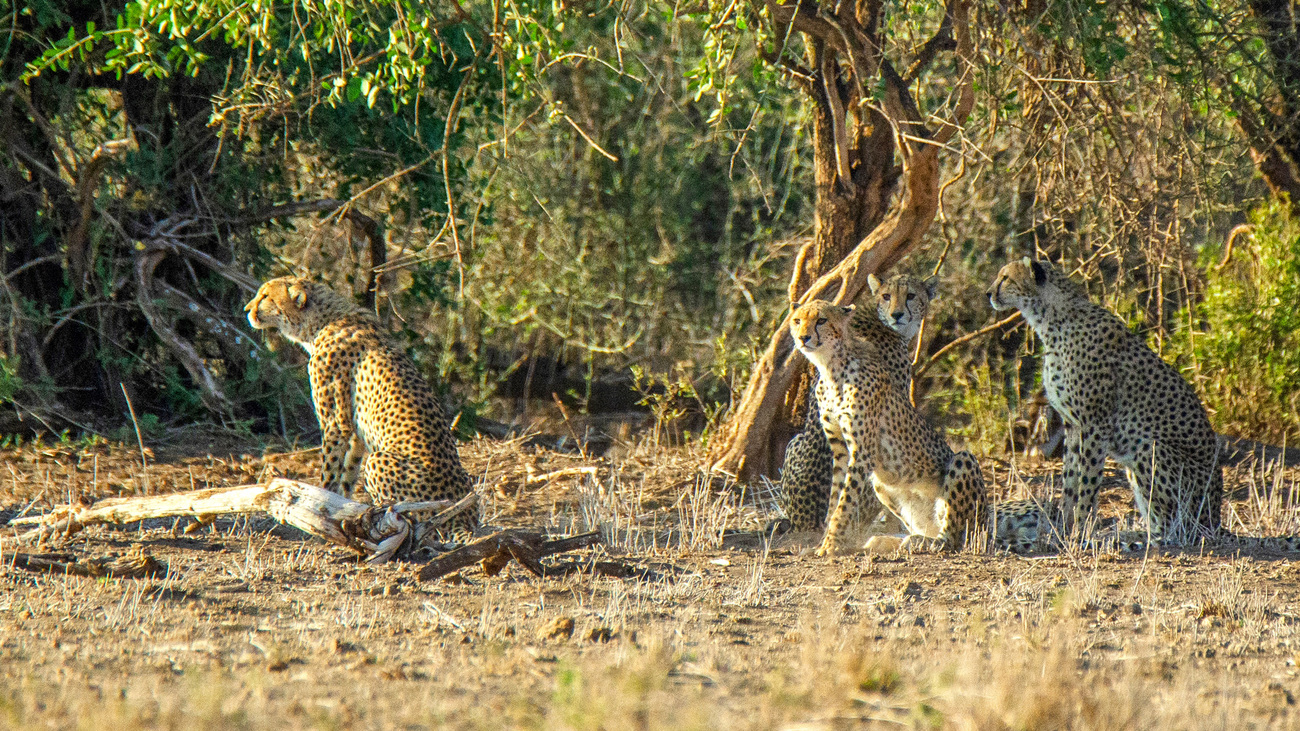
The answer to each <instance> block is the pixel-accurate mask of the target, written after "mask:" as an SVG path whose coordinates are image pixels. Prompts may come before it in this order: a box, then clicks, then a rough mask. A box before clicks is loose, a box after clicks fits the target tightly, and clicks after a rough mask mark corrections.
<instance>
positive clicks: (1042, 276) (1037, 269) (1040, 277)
mask: <svg viewBox="0 0 1300 731" xmlns="http://www.w3.org/2000/svg"><path fill="white" fill-rule="evenodd" d="M1029 268H1030V269H1031V270H1033V272H1034V284H1037V285H1038V286H1040V287H1041V286H1043V285H1044V284H1046V283H1047V269H1045V268H1043V265H1042V264H1041V263H1039V262H1033V263H1031V264H1030V265H1029Z"/></svg>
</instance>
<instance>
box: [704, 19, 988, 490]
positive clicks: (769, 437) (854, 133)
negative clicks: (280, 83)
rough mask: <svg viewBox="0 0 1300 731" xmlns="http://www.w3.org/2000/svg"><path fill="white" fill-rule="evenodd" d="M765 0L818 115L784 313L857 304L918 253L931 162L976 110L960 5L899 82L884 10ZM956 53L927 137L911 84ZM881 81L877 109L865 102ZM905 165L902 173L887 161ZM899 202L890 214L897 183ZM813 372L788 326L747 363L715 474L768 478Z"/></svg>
mask: <svg viewBox="0 0 1300 731" xmlns="http://www.w3.org/2000/svg"><path fill="white" fill-rule="evenodd" d="M812 5H813V4H812V3H807V2H804V3H803V4H799V3H798V0H794V1H793V2H790V3H778V2H776V1H775V0H768V3H767V9H768V12H769V14H770V16H771V18H772V22H773V25H774V26H775V28H774V37H778V38H780V37H786V36H787V35H789V34H788V33H787V31H788V30H790V29H793V30H797V31H799V32H800V33H802V34H803V37H804V39H805V44H806V46H807V48H808V52H807V54H806V60H807V62H808V65H807V66H803V65H801V64H800V63H799V62H798V61H795V60H792V59H791V58H790V57H789V56H788V53H789V52H788V50H786V49H782V52H780V53H772V54H768V55H766V56H765V57H766V58H767V60H768V61H770V62H772V63H774V64H777V65H779V66H780V67H781V68H782V69H784V70H785V71H787V72H789V73H790V74H791V76H792V77H793V78H795V79H796V81H797V82H798V83H799V84H800V85H801V87H802V89H803V90H804V92H805V93H806V94H807V95H808V96H809V99H810V101H811V103H812V104H813V105H814V109H813V114H814V127H813V143H814V144H813V153H814V171H815V185H816V191H815V193H816V218H815V228H814V235H813V239H812V241H811V242H809V243H808V244H807V245H805V246H804V248H803V249H802V250H801V251H800V252H799V255H798V257H797V258H796V260H795V264H794V270H793V272H792V273H791V278H790V286H789V290H788V291H789V297H790V302H791V308H792V309H793V308H794V307H796V306H797V305H799V304H802V303H804V302H807V301H809V300H812V299H832V300H834V301H835V302H837V303H844V302H851V301H853V300H855V299H856V298H857V297H858V295H859V294H860V293H861V292H862V290H863V289H864V287H865V285H866V280H867V276H868V275H869V274H873V273H877V272H880V271H883V270H885V269H888V268H889V267H891V266H893V265H894V264H896V263H897V262H898V261H899V260H900V259H902V257H903V256H904V255H905V254H907V252H908V251H909V250H911V249H912V248H913V247H914V246H916V245H917V244H918V243H919V242H920V240H921V238H922V236H923V235H924V233H925V231H926V230H927V229H928V228H929V226H930V224H931V222H932V221H933V220H934V217H935V214H936V213H937V211H938V205H939V187H940V186H939V182H940V181H939V163H938V153H939V151H940V150H941V149H943V147H944V146H945V145H946V143H947V141H948V140H949V139H950V138H951V137H952V135H953V133H954V132H955V131H956V129H957V125H960V124H961V123H962V122H963V121H964V120H965V118H966V117H967V116H968V115H969V114H970V110H971V108H972V107H973V105H974V96H973V90H972V88H971V71H970V65H969V62H970V59H971V52H972V49H971V46H970V40H969V28H968V18H967V12H968V11H967V7H966V4H965V0H951V2H950V3H949V4H948V7H947V12H946V16H945V19H944V21H943V24H942V25H941V27H940V29H939V31H938V32H937V33H936V34H935V36H934V37H933V38H931V39H930V41H928V42H927V43H926V44H925V45H924V46H923V47H922V48H921V50H920V51H919V52H918V54H917V58H916V60H915V62H914V63H913V64H912V68H911V69H910V70H909V71H908V75H907V78H906V79H905V78H903V77H901V76H899V74H898V73H897V72H896V71H895V70H894V68H893V66H892V65H891V63H890V62H889V60H888V59H886V58H884V57H883V56H882V55H880V54H879V53H878V51H877V49H879V48H881V47H882V46H883V43H882V42H881V41H882V39H881V38H880V36H879V30H878V26H879V21H880V17H881V13H880V10H881V6H879V5H878V4H875V3H867V2H864V3H858V4H857V6H856V7H855V8H849V7H843V5H844V4H841V5H840V6H836V5H833V4H828V5H827V6H825V7H822V8H819V9H818V8H814V7H813V6H812ZM949 49H955V50H956V51H957V55H958V59H959V61H958V67H959V68H960V69H961V70H962V74H961V78H960V79H959V80H958V89H957V94H956V96H957V98H958V101H957V104H956V105H955V108H954V109H953V112H952V117H951V121H949V122H946V123H944V124H943V125H942V126H941V128H940V129H939V131H938V132H937V133H936V132H932V131H931V130H929V129H927V128H926V126H925V125H924V123H923V121H922V120H923V117H922V115H921V113H920V112H919V110H918V109H917V106H916V103H915V101H914V99H913V98H912V92H911V91H910V90H909V88H908V87H909V86H910V84H911V82H912V81H913V80H915V79H916V78H917V77H918V76H919V75H920V74H922V73H924V71H925V70H926V68H927V67H928V65H929V63H930V62H931V61H932V60H933V58H934V56H935V54H937V53H938V52H939V51H941V50H949ZM877 76H878V77H879V80H881V81H883V83H884V87H885V94H884V100H883V102H884V103H883V109H881V108H880V107H878V106H876V105H873V104H870V103H869V102H868V100H870V99H871V98H872V96H873V94H872V92H871V90H872V89H873V88H875V85H876V83H877ZM896 153H897V154H898V156H900V157H901V158H902V166H901V168H900V167H899V166H897V165H896V164H895V154H896ZM900 171H901V174H902V177H903V192H902V195H901V197H899V198H898V200H897V202H896V203H895V204H894V205H893V206H892V207H891V205H890V203H891V201H892V200H893V198H894V196H893V193H894V191H895V190H896V188H897V181H898V177H899V174H900ZM810 379H811V374H810V372H809V369H808V367H807V363H806V362H805V361H804V359H803V357H802V356H801V355H799V354H798V353H797V352H795V351H794V348H793V341H792V340H791V338H790V336H789V320H788V316H787V319H786V320H785V321H783V322H782V323H781V326H780V327H779V328H778V329H777V331H776V332H774V333H773V334H772V336H771V338H770V340H769V342H768V345H767V348H766V349H765V350H764V352H763V355H762V356H761V357H760V358H759V360H758V362H757V363H755V364H754V368H753V371H752V373H751V374H750V380H749V383H748V385H747V386H746V388H745V391H744V393H743V395H742V396H741V399H740V401H739V402H738V403H737V404H736V405H735V407H734V410H733V412H732V414H731V418H730V420H729V422H728V423H727V425H726V427H725V428H724V430H723V431H722V433H721V434H720V437H719V439H718V440H717V442H715V444H714V446H713V451H712V454H711V462H712V468H713V469H715V470H719V471H722V472H728V473H732V474H736V475H738V476H740V477H742V478H753V477H757V476H759V475H773V474H775V470H776V468H777V467H778V466H779V465H780V461H781V458H782V455H783V453H784V449H785V445H786V443H787V442H788V441H789V439H790V437H791V436H792V435H793V434H794V433H795V432H796V431H797V430H798V429H799V427H800V426H801V425H802V414H803V413H804V410H805V409H806V402H807V396H808V391H809V389H808V385H809V382H810Z"/></svg>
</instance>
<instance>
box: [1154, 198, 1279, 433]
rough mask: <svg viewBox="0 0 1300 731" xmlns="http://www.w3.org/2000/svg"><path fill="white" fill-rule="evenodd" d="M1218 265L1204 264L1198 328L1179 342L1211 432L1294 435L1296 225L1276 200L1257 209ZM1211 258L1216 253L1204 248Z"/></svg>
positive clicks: (1196, 316)
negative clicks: (1210, 422) (1206, 411)
mask: <svg viewBox="0 0 1300 731" xmlns="http://www.w3.org/2000/svg"><path fill="white" fill-rule="evenodd" d="M1234 248H1235V249H1236V251H1235V253H1233V255H1232V258H1231V260H1229V261H1228V262H1227V264H1226V265H1225V266H1222V267H1220V266H1218V265H1217V263H1211V262H1207V266H1206V269H1207V273H1208V281H1207V288H1206V293H1205V299H1204V300H1203V301H1202V302H1201V303H1200V304H1199V305H1197V306H1196V307H1195V310H1194V313H1195V319H1196V320H1198V321H1199V322H1200V323H1201V328H1198V329H1196V330H1191V331H1188V332H1187V333H1186V334H1185V335H1183V336H1182V339H1181V341H1180V342H1179V345H1180V346H1181V349H1182V351H1183V353H1185V354H1186V355H1188V356H1189V357H1190V359H1191V361H1192V363H1193V364H1194V365H1195V370H1196V372H1197V377H1196V379H1195V380H1196V382H1197V385H1198V387H1199V388H1200V390H1201V393H1202V394H1203V395H1204V397H1205V401H1206V406H1207V407H1209V409H1210V412H1211V414H1212V419H1213V420H1214V423H1215V427H1216V428H1217V429H1218V430H1219V431H1222V432H1228V433H1238V434H1241V435H1243V436H1250V437H1253V438H1256V439H1265V440H1269V441H1274V442H1277V443H1281V442H1282V441H1283V440H1287V438H1288V437H1289V438H1290V439H1289V441H1292V442H1294V441H1295V440H1296V438H1297V436H1300V429H1298V428H1297V427H1300V415H1297V413H1296V410H1297V408H1300V306H1298V303H1300V220H1297V219H1296V218H1295V216H1294V215H1293V214H1292V213H1291V212H1290V207H1289V205H1288V204H1287V203H1285V202H1282V201H1275V202H1273V203H1271V204H1268V205H1265V206H1262V207H1260V208H1259V209H1257V210H1256V211H1255V212H1254V213H1253V215H1252V226H1251V229H1250V231H1249V232H1248V233H1246V234H1244V235H1240V236H1238V237H1237V243H1236V246H1235V247H1234ZM1206 254H1207V256H1208V255H1216V256H1215V258H1216V259H1217V258H1218V257H1217V255H1218V254H1219V252H1217V251H1208V252H1206Z"/></svg>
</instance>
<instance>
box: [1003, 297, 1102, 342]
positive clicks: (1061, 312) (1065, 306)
mask: <svg viewBox="0 0 1300 731" xmlns="http://www.w3.org/2000/svg"><path fill="white" fill-rule="evenodd" d="M1089 305H1091V303H1089V302H1086V301H1085V302H1083V303H1080V302H1077V301H1074V300H1068V301H1065V302H1043V301H1041V300H1039V301H1036V302H1034V303H1033V304H1032V305H1026V306H1025V307H1022V308H1021V310H1020V314H1021V315H1022V316H1024V318H1025V322H1027V323H1029V327H1031V328H1033V330H1034V333H1035V334H1036V335H1037V336H1038V337H1039V338H1040V339H1041V340H1042V341H1043V344H1044V345H1045V346H1047V349H1048V350H1053V349H1055V348H1056V347H1057V346H1059V345H1060V344H1061V343H1062V342H1064V341H1065V340H1066V339H1068V338H1067V335H1066V331H1067V328H1066V325H1068V324H1070V323H1072V322H1075V321H1076V320H1078V319H1079V315H1080V310H1081V309H1086V308H1087V307H1088V306H1089Z"/></svg>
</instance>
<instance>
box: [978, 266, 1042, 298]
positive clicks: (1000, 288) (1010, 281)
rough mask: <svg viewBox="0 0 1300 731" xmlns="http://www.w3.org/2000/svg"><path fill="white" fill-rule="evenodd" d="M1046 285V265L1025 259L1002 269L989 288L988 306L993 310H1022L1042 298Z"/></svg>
mask: <svg viewBox="0 0 1300 731" xmlns="http://www.w3.org/2000/svg"><path fill="white" fill-rule="evenodd" d="M1045 284H1047V265H1044V264H1043V262H1038V261H1032V260H1030V258H1029V257H1025V258H1023V259H1021V260H1020V261H1013V262H1011V263H1010V264H1007V265H1006V266H1004V267H1002V270H1001V271H999V272H998V276H997V279H994V280H993V286H992V287H989V291H988V295H989V304H991V305H993V309H995V310H1023V309H1025V307H1026V306H1028V305H1029V304H1030V303H1031V301H1032V300H1034V299H1035V298H1039V297H1041V296H1042V293H1041V288H1042V287H1043V286H1044V285H1045Z"/></svg>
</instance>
